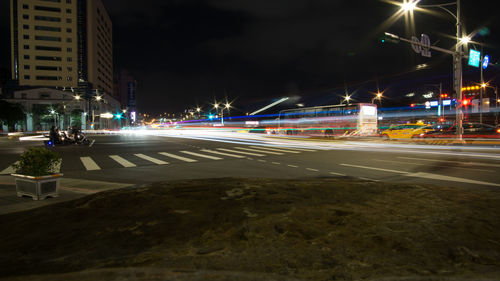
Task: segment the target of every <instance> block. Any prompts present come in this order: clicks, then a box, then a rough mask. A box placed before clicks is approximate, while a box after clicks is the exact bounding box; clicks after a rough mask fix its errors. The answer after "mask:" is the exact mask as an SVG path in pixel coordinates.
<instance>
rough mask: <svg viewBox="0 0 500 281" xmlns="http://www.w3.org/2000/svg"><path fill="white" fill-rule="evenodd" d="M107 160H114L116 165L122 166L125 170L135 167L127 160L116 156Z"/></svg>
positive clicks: (110, 156) (111, 156)
mask: <svg viewBox="0 0 500 281" xmlns="http://www.w3.org/2000/svg"><path fill="white" fill-rule="evenodd" d="M109 158H111V159H113V160H115V161H116V162H118V164H120V165H122V166H123V167H125V168H130V167H137V165H135V164H134V163H132V162H130V161H128V160H127V159H124V158H122V157H120V156H118V155H109Z"/></svg>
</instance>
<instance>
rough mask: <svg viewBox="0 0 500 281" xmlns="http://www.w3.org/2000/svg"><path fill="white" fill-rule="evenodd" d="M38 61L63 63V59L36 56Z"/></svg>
mask: <svg viewBox="0 0 500 281" xmlns="http://www.w3.org/2000/svg"><path fill="white" fill-rule="evenodd" d="M35 59H36V60H48V61H61V57H50V56H36V57H35Z"/></svg>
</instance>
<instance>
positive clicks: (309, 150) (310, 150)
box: [283, 147, 316, 152]
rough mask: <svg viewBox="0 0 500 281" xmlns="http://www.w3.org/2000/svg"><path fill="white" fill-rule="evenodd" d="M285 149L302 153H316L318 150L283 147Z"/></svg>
mask: <svg viewBox="0 0 500 281" xmlns="http://www.w3.org/2000/svg"><path fill="white" fill-rule="evenodd" d="M283 148H285V149H293V150H300V151H307V152H315V151H316V150H313V149H307V148H298V147H283Z"/></svg>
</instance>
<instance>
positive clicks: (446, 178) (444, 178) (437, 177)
mask: <svg viewBox="0 0 500 281" xmlns="http://www.w3.org/2000/svg"><path fill="white" fill-rule="evenodd" d="M340 165H341V166H347V167H353V168H361V169H368V170H375V171H382V172H389V173H397V174H401V175H404V176H407V177H415V178H424V179H432V180H441V181H451V182H461V183H470V184H478V185H492V186H500V184H497V183H492V182H484V181H477V180H470V179H465V178H458V177H451V176H444V175H438V174H431V173H423V172H417V173H409V172H405V171H397V170H391V169H382V168H376V167H367V166H359V165H351V164H340Z"/></svg>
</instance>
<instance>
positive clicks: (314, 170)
mask: <svg viewBox="0 0 500 281" xmlns="http://www.w3.org/2000/svg"><path fill="white" fill-rule="evenodd" d="M306 170H309V171H313V172H319V170H318V169H313V168H306Z"/></svg>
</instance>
